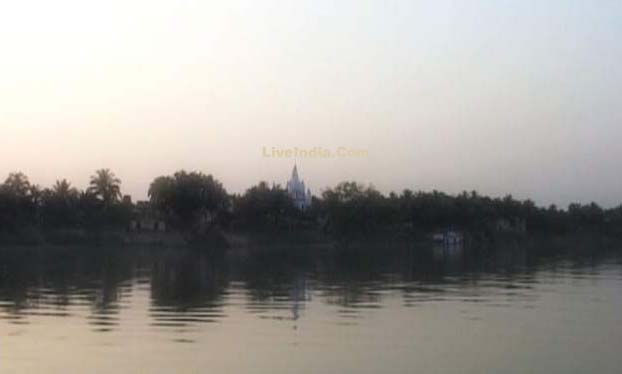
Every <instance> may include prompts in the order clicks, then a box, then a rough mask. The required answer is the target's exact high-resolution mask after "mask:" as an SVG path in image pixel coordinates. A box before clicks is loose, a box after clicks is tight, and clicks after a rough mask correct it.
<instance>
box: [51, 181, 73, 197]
mask: <svg viewBox="0 0 622 374" xmlns="http://www.w3.org/2000/svg"><path fill="white" fill-rule="evenodd" d="M52 192H53V193H54V195H56V196H57V197H58V198H61V199H63V200H66V199H68V198H70V197H74V196H76V197H77V196H78V190H76V189H75V188H74V187H72V186H71V183H69V182H67V180H66V179H63V180H57V181H56V183H55V184H54V186H52Z"/></svg>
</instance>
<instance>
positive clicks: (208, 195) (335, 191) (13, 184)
mask: <svg viewBox="0 0 622 374" xmlns="http://www.w3.org/2000/svg"><path fill="white" fill-rule="evenodd" d="M148 196H149V209H150V210H151V211H152V212H153V214H154V215H156V216H157V217H159V219H161V220H163V221H166V223H167V226H168V227H171V228H173V229H177V230H209V229H210V228H213V227H223V228H233V229H244V230H264V229H277V230H280V229H282V230H295V229H297V228H316V229H321V230H323V231H324V232H326V233H327V234H331V235H335V236H347V235H359V234H362V233H374V232H382V231H383V230H384V231H396V230H399V231H404V232H431V231H435V230H444V229H449V228H451V229H458V230H465V231H469V232H474V233H480V234H483V235H485V234H488V233H491V232H494V231H499V230H505V231H520V232H541V233H556V234H564V233H570V232H576V231H588V230H589V231H597V232H602V233H610V234H617V235H620V234H622V206H619V207H616V208H611V209H603V208H602V207H600V206H598V205H597V204H595V203H590V204H577V203H575V204H570V205H569V206H568V207H567V208H566V209H560V208H558V207H556V206H555V205H551V206H549V207H540V206H536V204H534V202H533V201H531V200H517V199H515V198H513V197H512V196H510V195H508V196H505V197H502V198H492V197H488V196H482V195H480V194H478V193H477V192H475V191H472V192H463V193H460V194H457V195H450V194H446V193H443V192H439V191H431V192H424V191H417V192H415V191H412V190H408V189H406V190H404V191H402V192H401V193H399V194H397V193H393V192H392V193H390V194H388V195H385V194H383V193H381V192H379V191H378V190H377V189H375V188H374V187H373V186H365V185H362V184H359V183H356V182H342V183H340V184H338V185H337V186H335V187H331V188H328V189H326V190H324V191H323V192H322V193H321V195H320V196H317V197H313V202H312V206H311V208H309V209H308V210H306V211H304V212H303V211H300V210H298V209H296V208H295V207H294V205H293V202H292V200H291V199H290V198H289V195H288V193H287V191H286V190H285V189H284V188H283V187H281V186H280V185H276V184H272V185H270V184H268V183H267V182H260V183H258V184H257V185H254V186H251V187H250V188H248V189H247V190H246V191H245V192H244V193H242V194H230V193H228V192H227V190H226V189H225V187H224V186H223V185H222V183H221V182H219V181H218V180H217V179H216V178H214V177H213V176H212V175H206V174H203V173H201V172H187V171H183V170H182V171H178V172H176V173H174V174H173V175H169V176H160V177H157V178H155V179H154V180H153V182H152V183H151V184H150V186H149V190H148ZM135 208H136V205H135V204H134V203H132V202H131V199H129V198H127V197H125V198H124V197H123V195H122V192H121V180H120V179H119V178H117V177H116V176H115V174H114V173H113V172H112V171H110V170H109V169H101V170H97V171H96V172H95V173H94V174H93V175H92V176H91V178H90V183H89V187H88V188H86V189H85V190H78V189H77V188H75V187H73V186H72V185H71V183H70V182H68V181H67V180H65V179H62V180H58V181H57V182H56V183H55V184H54V185H53V186H51V187H49V188H41V187H40V186H38V185H36V184H32V183H31V182H30V181H29V179H28V177H27V176H26V175H24V174H23V173H20V172H16V173H11V174H10V175H9V176H8V177H7V178H6V180H5V181H4V182H3V183H2V184H0V233H16V232H20V231H23V229H24V228H38V229H43V230H54V229H62V228H77V229H85V230H97V229H101V228H106V229H117V230H121V229H125V228H127V227H128V226H129V224H130V222H131V221H132V220H136V219H139V218H140V217H138V216H137V210H136V209H135Z"/></svg>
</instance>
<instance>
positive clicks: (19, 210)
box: [0, 169, 132, 233]
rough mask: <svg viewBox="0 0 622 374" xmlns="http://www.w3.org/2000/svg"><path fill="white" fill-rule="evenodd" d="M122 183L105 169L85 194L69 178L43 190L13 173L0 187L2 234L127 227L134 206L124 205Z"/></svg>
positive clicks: (92, 181) (99, 173)
mask: <svg viewBox="0 0 622 374" xmlns="http://www.w3.org/2000/svg"><path fill="white" fill-rule="evenodd" d="M120 183H121V181H120V180H119V179H118V178H116V177H115V176H114V173H112V172H110V171H109V170H107V169H103V170H99V171H97V172H96V174H95V175H94V176H93V177H92V179H91V187H90V188H89V189H87V190H86V191H84V192H80V191H78V190H77V189H76V188H74V187H72V186H71V183H69V182H68V181H67V180H65V179H63V180H59V181H56V183H55V184H54V185H53V186H52V187H51V188H45V189H41V188H40V187H39V186H37V185H33V184H31V183H30V181H29V180H28V177H26V176H25V175H24V174H23V173H11V174H10V175H9V176H8V178H7V179H6V180H5V181H4V183H2V184H0V232H5V233H7V232H8V233H19V232H23V231H24V230H25V229H26V228H33V227H39V228H42V229H59V228H64V229H73V228H84V229H97V228H106V227H108V228H113V227H118V228H121V227H125V226H127V224H128V222H129V220H130V218H131V213H132V212H131V210H132V207H131V206H128V204H123V203H121V202H120V196H121V189H120Z"/></svg>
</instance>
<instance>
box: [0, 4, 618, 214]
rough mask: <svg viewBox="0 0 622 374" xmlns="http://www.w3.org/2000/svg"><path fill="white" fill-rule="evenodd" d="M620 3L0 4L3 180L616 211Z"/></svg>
mask: <svg viewBox="0 0 622 374" xmlns="http://www.w3.org/2000/svg"><path fill="white" fill-rule="evenodd" d="M621 63H622V2H620V1H605V0H600V1H587V0H585V1H572V0H563V1H553V0H547V1H525V0H520V1H518V0H517V1H502V0H494V1H492V0H491V1H438V0H435V1H415V0H412V1H387V0H382V1H380V0H378V1H363V0H356V1H345V0H340V1H318V0H310V1H266V0H262V1H255V0H253V1H231V0H229V1H206V0H201V1H180V0H170V1H157V0H144V1H131V0H130V1H128V0H123V1H111V0H108V1H98V2H94V1H84V0H78V1H68V0H57V1H47V0H45V1H31V0H20V1H3V2H1V3H0V176H2V177H3V178H4V176H5V175H7V174H8V173H9V172H10V171H13V170H21V171H24V172H25V173H26V174H28V175H29V177H30V179H31V181H33V182H35V183H38V184H41V185H43V186H46V185H50V184H52V183H53V182H54V180H55V179H57V178H67V179H69V180H70V181H72V182H73V183H74V184H75V185H77V186H78V187H81V188H82V187H85V186H86V184H87V182H88V177H89V175H90V174H91V173H92V172H93V171H94V170H95V169H97V168H101V167H109V168H111V169H113V171H115V172H116V174H117V175H118V176H119V177H120V178H121V179H122V180H123V190H124V192H125V193H129V194H132V195H133V196H134V198H135V199H136V198H144V197H145V195H146V190H147V186H148V184H149V182H150V181H151V180H152V179H153V177H155V176H158V175H162V174H170V173H172V172H174V171H175V170H177V169H181V168H185V169H189V170H192V169H197V170H201V171H204V172H206V173H212V174H214V175H215V176H216V177H217V178H219V179H220V180H221V181H222V182H223V183H224V184H225V185H226V187H227V188H228V189H229V190H230V191H242V190H243V189H245V188H246V187H248V186H250V185H251V184H253V183H256V182H258V181H259V180H268V181H276V182H280V183H282V184H284V183H285V180H286V178H287V177H288V176H289V173H290V170H291V167H292V165H293V163H294V159H293V158H275V157H264V155H263V154H262V149H263V147H266V149H267V150H271V148H272V147H275V148H277V149H283V148H294V147H298V148H312V147H322V148H324V149H328V150H333V151H334V150H336V149H337V147H347V148H349V149H363V150H367V151H368V153H369V154H368V155H367V156H366V157H349V158H342V157H335V158H330V159H327V158H300V157H299V158H298V165H299V168H300V171H301V174H302V177H303V178H305V179H306V181H307V182H308V184H309V185H310V186H311V188H312V189H313V190H314V192H315V193H318V192H320V191H321V190H322V189H323V188H324V187H326V186H329V185H334V184H336V183H337V182H339V181H341V180H345V179H348V180H349V179H354V180H358V181H360V182H364V183H370V182H371V183H373V184H374V185H375V186H376V187H378V188H379V189H381V190H382V191H385V192H388V191H390V190H402V189H403V188H406V187H409V188H412V189H415V190H417V189H426V190H427V189H433V188H436V189H439V190H443V191H448V192H452V193H453V192H458V191H461V190H472V189H476V190H478V191H480V192H482V193H486V194H492V195H502V194H505V193H512V194H513V195H515V196H517V197H520V198H526V197H531V198H533V199H534V200H536V201H537V202H538V203H541V204H549V203H557V204H562V205H566V204H567V203H568V202H571V201H581V202H587V201H591V200H595V201H596V202H598V203H601V204H603V205H605V206H610V205H614V204H616V205H617V204H619V203H620V202H622V114H621V113H622V65H621Z"/></svg>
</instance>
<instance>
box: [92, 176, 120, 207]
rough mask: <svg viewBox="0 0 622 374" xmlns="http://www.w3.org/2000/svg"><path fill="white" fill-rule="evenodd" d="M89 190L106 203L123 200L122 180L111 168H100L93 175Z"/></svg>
mask: <svg viewBox="0 0 622 374" xmlns="http://www.w3.org/2000/svg"><path fill="white" fill-rule="evenodd" d="M90 185H91V186H90V187H89V189H88V191H89V192H90V193H92V194H93V195H95V196H97V197H98V198H100V199H101V200H103V201H104V203H105V204H110V203H116V202H118V201H119V200H121V180H120V179H119V178H117V177H116V176H115V175H114V173H113V172H111V171H110V169H100V170H97V171H96V172H95V175H92V176H91V183H90Z"/></svg>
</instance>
